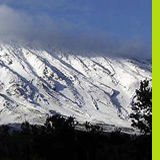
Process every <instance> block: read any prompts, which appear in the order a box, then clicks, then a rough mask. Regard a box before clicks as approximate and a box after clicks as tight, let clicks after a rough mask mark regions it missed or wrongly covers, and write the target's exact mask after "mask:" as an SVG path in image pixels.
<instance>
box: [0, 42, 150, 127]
mask: <svg viewBox="0 0 160 160" xmlns="http://www.w3.org/2000/svg"><path fill="white" fill-rule="evenodd" d="M145 78H148V79H152V65H151V63H150V62H148V61H143V62H140V61H137V60H131V59H126V58H111V57H110V58H109V57H103V56H100V57H98V56H97V57H95V56H93V57H89V56H80V55H76V54H72V53H70V52H69V51H67V50H64V49H61V50H60V49H55V48H53V47H49V48H47V49H41V47H39V46H38V45H37V46H36V45H35V46H34V47H32V46H29V45H18V44H15V43H13V44H12V43H3V44H1V45H0V123H1V124H6V123H19V122H22V121H25V120H27V121H29V122H30V123H38V124H41V123H44V121H45V119H46V117H47V116H48V115H50V114H55V113H60V114H62V115H65V116H69V115H71V116H75V117H76V119H77V120H79V121H82V122H84V121H91V122H98V123H105V124H111V125H117V126H125V127H130V120H129V118H128V115H129V113H130V112H131V103H132V100H133V98H134V94H135V89H136V88H138V87H139V82H140V80H143V79H145Z"/></svg>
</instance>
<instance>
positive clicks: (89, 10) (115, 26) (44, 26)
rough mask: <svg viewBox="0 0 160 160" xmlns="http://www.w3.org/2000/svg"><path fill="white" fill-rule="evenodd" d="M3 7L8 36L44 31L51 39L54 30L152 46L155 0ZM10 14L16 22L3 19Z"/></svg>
mask: <svg viewBox="0 0 160 160" xmlns="http://www.w3.org/2000/svg"><path fill="white" fill-rule="evenodd" d="M0 6H1V7H0V12H1V13H2V14H1V16H0V20H1V21H0V28H4V30H2V29H0V34H3V35H4V36H7V35H5V32H6V33H8V32H9V33H11V34H15V33H12V32H13V31H14V32H16V34H17V35H21V37H22V36H24V37H25V35H29V34H32V35H33V34H34V35H35V32H36V33H37V34H39V35H40V34H41V32H43V36H42V37H44V35H45V36H46V39H47V36H49V35H52V33H53V32H54V33H53V35H54V36H55V35H57V34H58V35H60V36H58V38H59V37H63V36H62V35H65V36H75V37H81V39H83V38H82V37H84V36H86V37H89V36H90V37H92V38H93V37H94V39H95V37H98V39H99V40H100V39H101V38H102V40H104V39H105V38H106V39H107V41H108V39H112V40H114V41H116V40H118V41H121V40H122V41H135V42H136V44H137V43H139V42H141V43H143V44H145V45H146V46H148V45H149V46H150V47H151V41H152V0H0ZM9 15H11V17H12V21H13V22H12V23H11V22H10V23H9V24H8V23H7V22H6V21H5V22H4V21H2V19H3V20H4V19H7V16H9ZM14 15H16V16H14ZM14 19H15V22H14ZM24 21H26V22H24ZM16 23H18V24H17V25H16ZM4 26H8V28H7V29H6V27H4ZM9 26H11V27H9ZM14 27H15V29H13V28H14ZM16 27H17V28H18V29H17V30H16ZM22 28H23V29H22ZM35 28H37V29H35ZM42 30H43V31H42ZM20 32H21V33H20ZM38 32H39V33H38ZM23 34H24V35H23ZM53 35H52V36H53Z"/></svg>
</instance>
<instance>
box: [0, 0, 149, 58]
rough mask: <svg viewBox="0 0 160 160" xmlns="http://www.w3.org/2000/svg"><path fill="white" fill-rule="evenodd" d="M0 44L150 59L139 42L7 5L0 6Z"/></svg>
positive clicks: (81, 24)
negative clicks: (20, 42)
mask: <svg viewBox="0 0 160 160" xmlns="http://www.w3.org/2000/svg"><path fill="white" fill-rule="evenodd" d="M10 1H11V0H10ZM0 40H2V41H4V40H7V41H9V40H23V41H27V42H28V41H39V42H41V43H42V44H44V45H45V44H54V45H55V44H56V45H57V46H59V47H65V48H68V49H71V50H73V51H77V52H79V53H80V52H81V53H82V52H83V51H88V52H91V51H94V52H97V53H98V54H97V55H99V54H100V53H103V54H104V55H112V56H122V55H123V56H129V57H136V56H138V57H147V58H148V57H151V48H149V47H147V46H145V45H144V44H142V43H141V42H140V41H119V40H116V39H114V38H111V37H110V36H108V35H107V33H100V32H95V33H94V30H93V31H92V30H91V28H90V27H89V26H88V25H87V23H86V22H82V21H81V22H79V23H73V22H72V21H69V20H66V19H65V18H62V17H61V18H60V17H56V16H53V15H52V16H49V15H48V14H45V13H38V14H32V15H31V14H30V13H28V12H25V11H24V10H18V9H13V8H11V7H9V6H8V5H0ZM97 55H96V54H95V55H94V56H97Z"/></svg>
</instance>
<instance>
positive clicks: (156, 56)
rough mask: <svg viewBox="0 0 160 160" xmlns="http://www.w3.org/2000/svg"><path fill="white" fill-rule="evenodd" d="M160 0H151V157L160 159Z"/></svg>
mask: <svg viewBox="0 0 160 160" xmlns="http://www.w3.org/2000/svg"><path fill="white" fill-rule="evenodd" d="M159 50H160V0H152V60H153V65H152V66H153V80H152V82H153V84H152V89H153V92H152V93H153V100H152V102H153V108H152V114H153V121H152V122H153V123H152V124H153V128H152V132H153V134H152V135H153V136H152V140H153V141H152V159H153V160H160V121H159V120H160V118H159V117H160V102H159V100H160V77H159V75H160V53H159Z"/></svg>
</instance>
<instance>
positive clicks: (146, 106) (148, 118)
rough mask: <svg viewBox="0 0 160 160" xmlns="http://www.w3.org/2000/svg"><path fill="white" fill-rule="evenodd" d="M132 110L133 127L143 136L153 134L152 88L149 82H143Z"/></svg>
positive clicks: (137, 91)
mask: <svg viewBox="0 0 160 160" xmlns="http://www.w3.org/2000/svg"><path fill="white" fill-rule="evenodd" d="M132 110H133V113H131V115H130V117H131V118H132V126H133V127H136V128H138V129H140V131H141V132H142V133H143V134H152V88H151V87H150V86H149V81H148V80H144V81H141V83H140V88H139V89H138V90H136V102H135V103H134V104H133V107H132Z"/></svg>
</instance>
